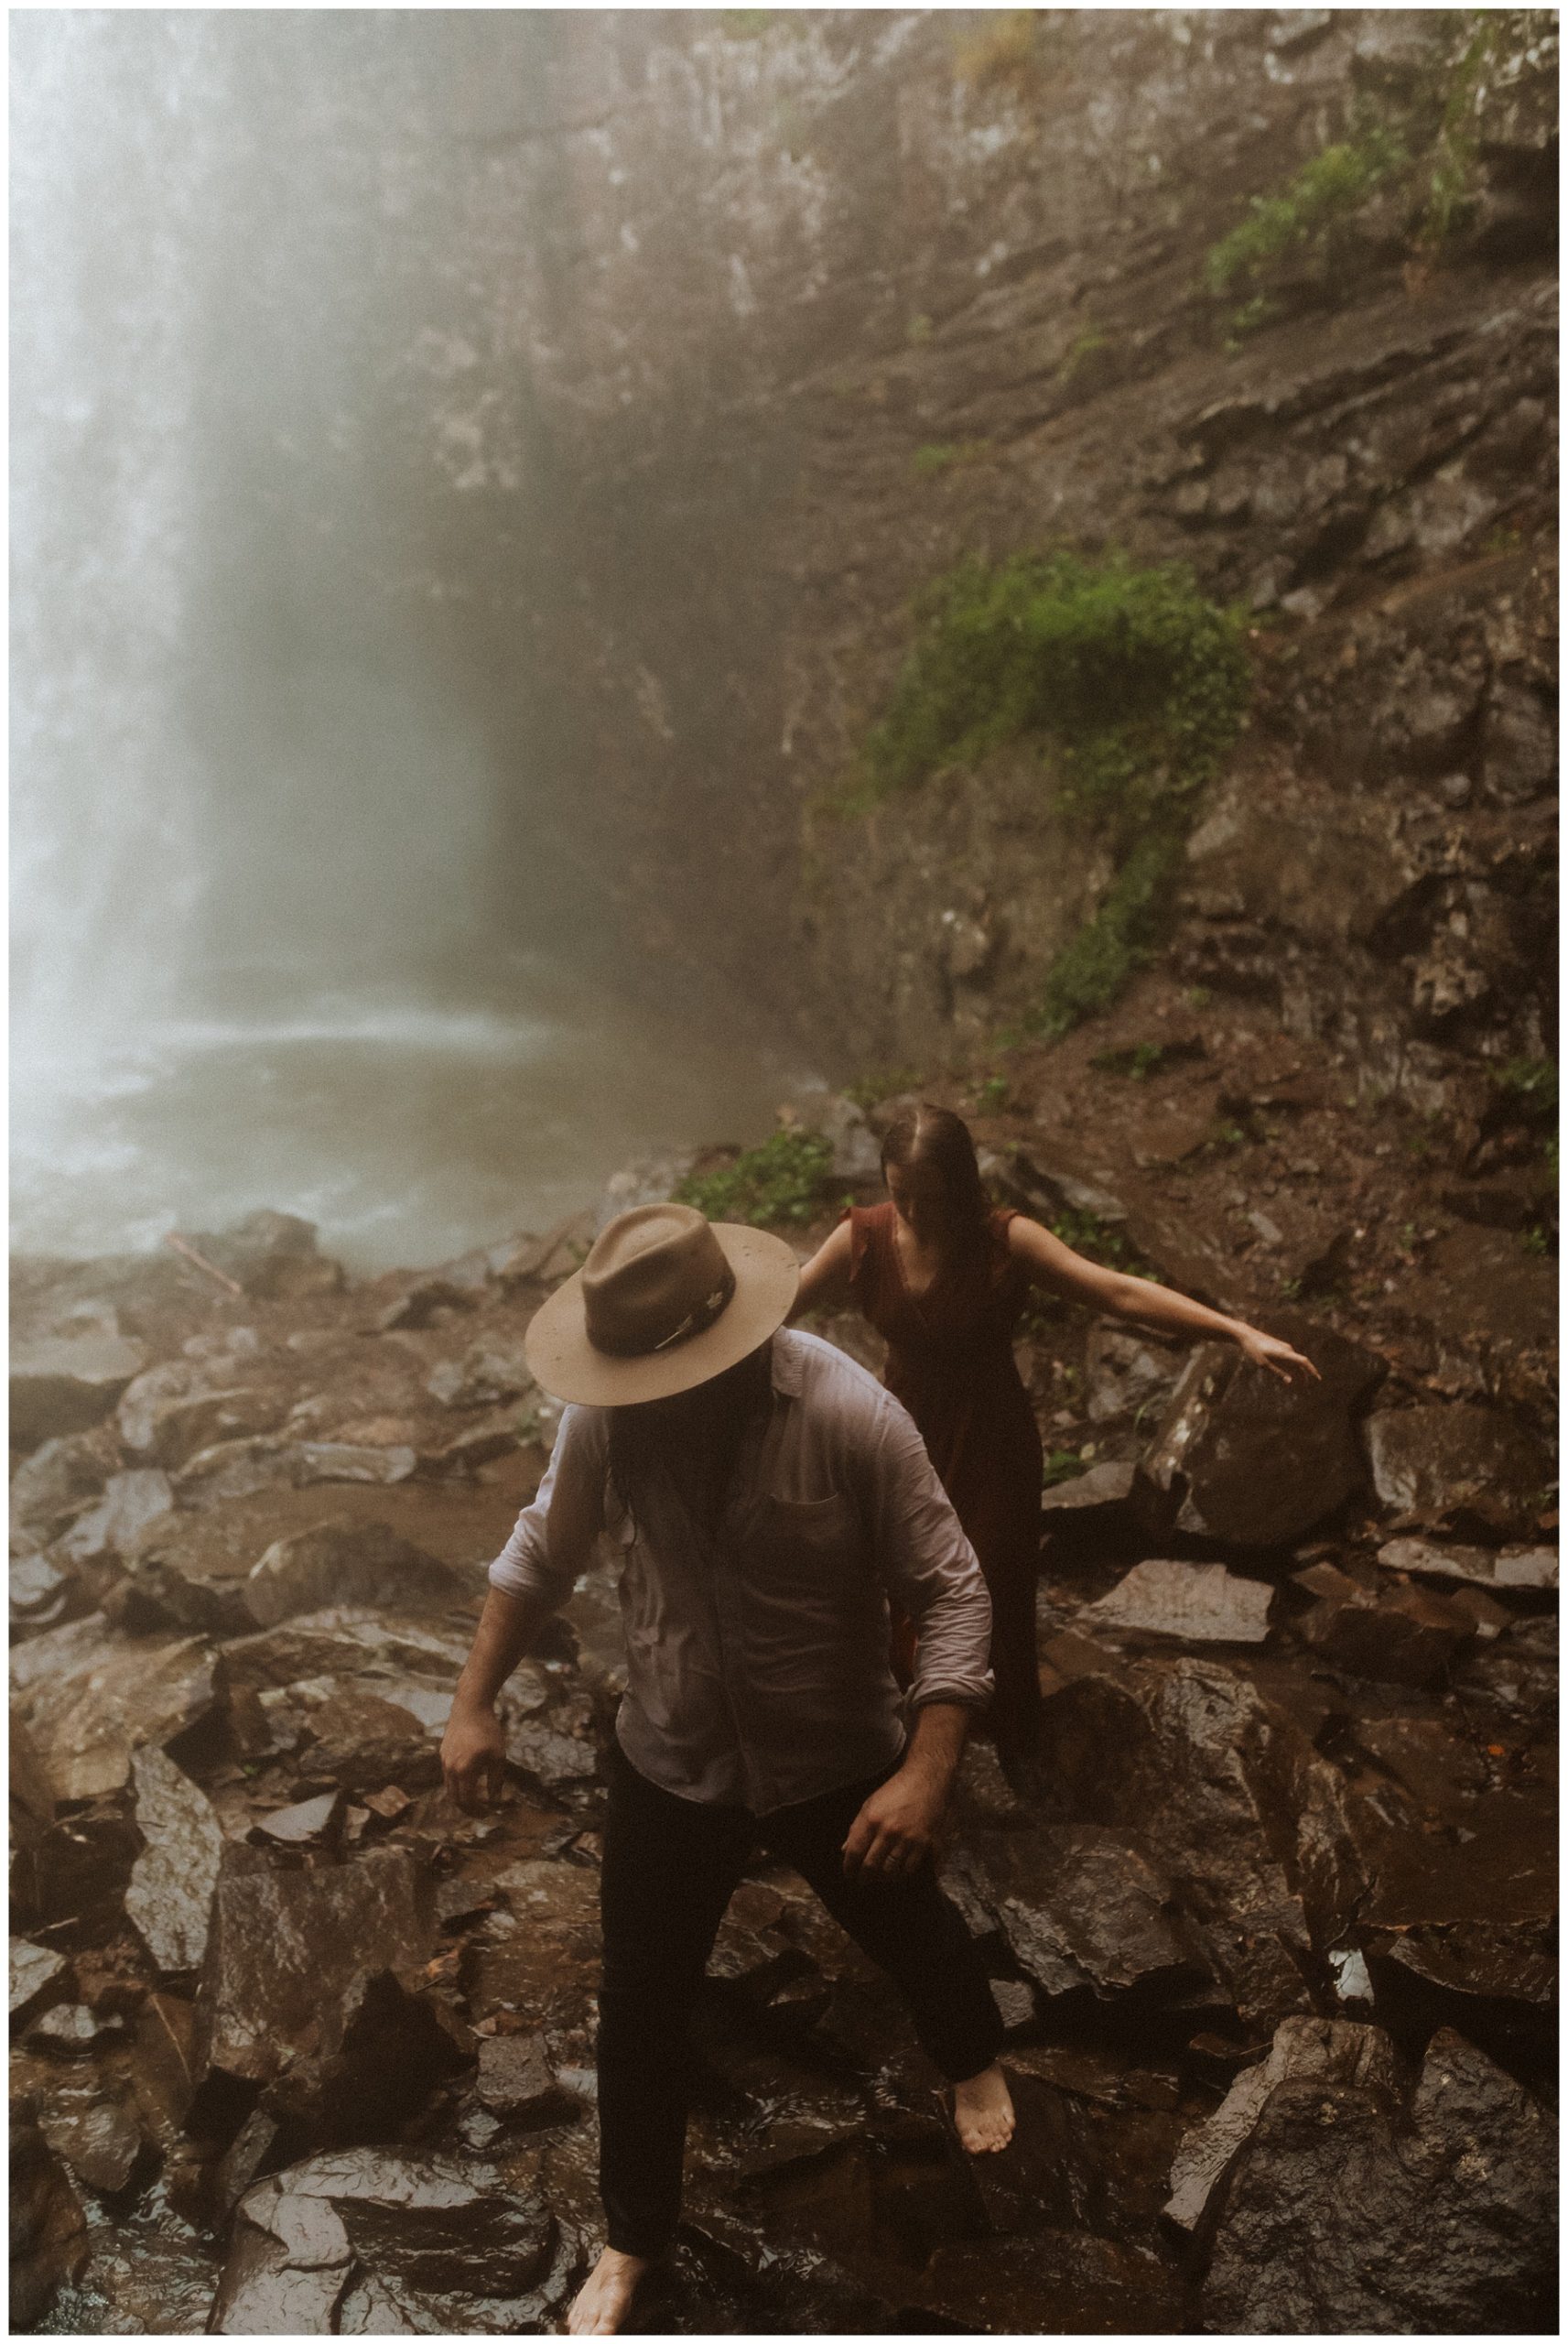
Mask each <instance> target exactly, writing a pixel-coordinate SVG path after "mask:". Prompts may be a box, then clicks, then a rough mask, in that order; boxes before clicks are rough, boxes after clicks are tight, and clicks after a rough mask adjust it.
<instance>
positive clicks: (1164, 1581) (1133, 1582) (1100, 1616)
mask: <svg viewBox="0 0 1568 2344" xmlns="http://www.w3.org/2000/svg"><path fill="white" fill-rule="evenodd" d="M1273 1595H1274V1590H1273V1589H1272V1588H1271V1587H1268V1586H1266V1585H1265V1584H1264V1582H1263V1581H1262V1580H1261V1579H1239V1578H1238V1576H1237V1575H1236V1573H1235V1572H1234V1571H1227V1569H1226V1568H1225V1566H1224V1564H1223V1563H1164V1562H1145V1563H1135V1564H1134V1565H1133V1568H1131V1570H1130V1571H1129V1572H1128V1574H1127V1577H1126V1578H1125V1579H1122V1580H1120V1581H1119V1584H1118V1585H1117V1586H1115V1587H1114V1588H1112V1590H1110V1593H1109V1594H1108V1595H1102V1596H1101V1597H1100V1599H1099V1601H1098V1602H1097V1603H1091V1604H1089V1605H1088V1606H1087V1609H1086V1611H1085V1612H1084V1614H1083V1620H1084V1624H1085V1625H1086V1626H1092V1627H1094V1628H1097V1629H1109V1630H1110V1631H1111V1632H1112V1633H1116V1632H1117V1631H1119V1630H1120V1631H1125V1630H1128V1629H1133V1630H1138V1631H1141V1632H1142V1633H1145V1634H1154V1635H1162V1636H1179V1637H1180V1638H1181V1639H1182V1641H1183V1642H1184V1643H1186V1644H1261V1643H1262V1642H1263V1639H1264V1638H1265V1637H1266V1636H1267V1634H1268V1633H1269V1606H1270V1604H1271V1602H1272V1601H1273Z"/></svg>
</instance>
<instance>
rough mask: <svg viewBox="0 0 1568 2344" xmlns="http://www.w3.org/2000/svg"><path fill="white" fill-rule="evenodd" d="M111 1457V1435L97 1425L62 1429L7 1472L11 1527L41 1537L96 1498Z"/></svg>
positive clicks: (110, 1467)
mask: <svg viewBox="0 0 1568 2344" xmlns="http://www.w3.org/2000/svg"><path fill="white" fill-rule="evenodd" d="M114 1463H115V1456H114V1437H113V1434H112V1433H110V1434H108V1435H105V1433H104V1432H103V1430H102V1429H100V1430H96V1431H93V1432H70V1433H61V1434H59V1436H58V1438H55V1439H53V1440H46V1441H45V1442H44V1443H43V1445H42V1447H41V1448H38V1449H34V1451H33V1453H32V1455H31V1456H30V1457H27V1458H25V1459H24V1460H23V1461H22V1463H21V1464H20V1465H18V1466H17V1468H16V1471H15V1473H13V1475H12V1476H11V1527H12V1530H13V1532H15V1531H17V1530H26V1531H30V1532H31V1533H32V1534H33V1535H34V1536H36V1537H38V1539H39V1540H40V1541H43V1540H47V1539H49V1538H52V1537H53V1536H55V1535H56V1534H57V1533H58V1532H59V1531H60V1530H61V1529H63V1528H64V1526H65V1525H66V1524H67V1523H68V1522H70V1519H71V1517H72V1516H73V1515H74V1514H80V1513H81V1509H82V1508H83V1506H85V1505H87V1504H88V1503H90V1501H91V1500H92V1499H93V1498H95V1497H96V1496H97V1495H98V1493H99V1492H100V1491H101V1490H102V1489H103V1484H104V1482H105V1481H107V1480H108V1478H109V1475H110V1474H111V1473H112V1472H113V1471H114Z"/></svg>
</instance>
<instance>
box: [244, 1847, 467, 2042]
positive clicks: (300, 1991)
mask: <svg viewBox="0 0 1568 2344" xmlns="http://www.w3.org/2000/svg"><path fill="white" fill-rule="evenodd" d="M242 1859H248V1861H244V1862H242V1861H241V1860H242ZM260 1861H262V1860H261V1859H260V1857H259V1856H258V1855H257V1854H255V1853H254V1851H252V1850H237V1849H234V1848H232V1847H231V1848H228V1849H226V1850H225V1851H224V1863H223V1868H222V1872H221V1873H220V1875H219V1881H218V1892H217V1897H216V1902H215V1905H214V1913H213V1925H212V1932H211V1938H210V1940H209V1943H208V1948H207V1969H206V1976H205V1987H206V1997H207V2006H208V2010H209V2014H210V2024H211V2051H210V2056H211V2064H212V2066H213V2067H222V2068H223V2069H224V2070H225V2071H226V2072H227V2073H228V2074H230V2075H235V2076H245V2077H250V2078H255V2079H257V2080H260V2081H264V2082H265V2081H266V2080H268V2079H270V2078H272V2077H274V2076H276V2074H277V2073H278V2072H279V2070H280V2069H281V2068H282V2067H284V2066H285V2065H286V2064H287V2061H288V2060H289V2059H290V2058H292V2057H295V2056H299V2055H302V2054H304V2053H307V2052H314V2051H316V2050H318V2049H319V2048H321V2047H322V2046H323V2043H324V2040H325V2038H327V2037H328V2036H330V2035H331V2033H332V2032H333V2029H334V2026H335V2025H336V2024H341V2015H342V2012H343V2008H344V2005H345V2003H346V2001H347V1999H348V1997H349V1994H350V1991H351V1988H352V1986H353V1984H354V1982H355V1980H356V1979H357V1978H359V1977H360V1976H362V1974H363V1973H365V1972H367V1971H381V1970H415V1969H417V1968H418V1967H419V1966H420V1965H421V1964H423V1963H424V1962H425V1961H427V1960H428V1959H429V1957H430V1955H431V1954H432V1953H433V1951H434V1950H435V1942H436V1915H435V1894H434V1890H433V1887H432V1885H431V1882H430V1879H429V1876H428V1873H427V1871H426V1870H425V1868H424V1867H423V1866H422V1865H420V1864H419V1863H418V1862H417V1861H416V1859H415V1858H414V1857H413V1856H412V1855H410V1854H409V1853H408V1852H407V1851H406V1850H404V1849H400V1848H384V1849H378V1850H374V1851H373V1852H372V1853H370V1854H368V1855H365V1856H362V1857H361V1858H360V1859H358V1861H355V1862H352V1863H347V1864H339V1865H330V1866H328V1867H326V1868H324V1869H321V1870H319V1871H313V1872H272V1871H265V1870H264V1871H256V1870H254V1869H252V1868H251V1867H252V1866H254V1865H255V1864H257V1863H258V1862H260Z"/></svg>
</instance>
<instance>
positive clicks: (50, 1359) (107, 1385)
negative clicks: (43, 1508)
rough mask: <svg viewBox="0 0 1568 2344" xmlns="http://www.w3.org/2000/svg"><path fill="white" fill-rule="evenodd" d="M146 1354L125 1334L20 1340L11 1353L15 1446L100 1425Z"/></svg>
mask: <svg viewBox="0 0 1568 2344" xmlns="http://www.w3.org/2000/svg"><path fill="white" fill-rule="evenodd" d="M146 1357H147V1355H146V1349H145V1348H144V1346H143V1345H142V1344H140V1343H137V1342H133V1341H132V1340H130V1338H129V1337H128V1336H125V1335H109V1334H85V1335H53V1336H46V1337H44V1338H42V1339H41V1340H38V1341H37V1342H31V1343H22V1344H20V1345H18V1347H17V1348H16V1350H15V1351H13V1352H12V1354H11V1446H12V1448H13V1449H37V1448H38V1446H39V1444H40V1443H41V1442H43V1441H46V1440H54V1439H58V1438H61V1437H63V1436H64V1435H66V1434H69V1433H73V1432H85V1431H86V1430H87V1429H88V1427H90V1426H92V1425H96V1424H101V1423H102V1422H103V1418H104V1417H105V1416H108V1415H109V1414H110V1412H111V1410H112V1409H113V1408H114V1404H115V1402H116V1401H117V1400H118V1399H119V1397H120V1394H121V1393H122V1392H124V1389H125V1386H126V1385H127V1384H129V1383H130V1381H131V1379H132V1377H133V1376H135V1375H139V1374H140V1373H141V1371H142V1369H143V1368H144V1367H145V1366H146Z"/></svg>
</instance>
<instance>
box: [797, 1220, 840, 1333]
mask: <svg viewBox="0 0 1568 2344" xmlns="http://www.w3.org/2000/svg"><path fill="white" fill-rule="evenodd" d="M848 1301H849V1221H848V1220H847V1219H846V1220H844V1221H840V1222H839V1223H838V1227H837V1228H836V1229H834V1230H833V1231H831V1232H830V1233H829V1234H828V1235H827V1237H825V1238H824V1239H823V1241H822V1243H821V1244H820V1245H819V1246H818V1247H817V1249H816V1253H813V1255H812V1257H811V1259H810V1261H809V1262H807V1264H806V1267H805V1268H804V1269H803V1270H802V1272H801V1274H800V1286H799V1289H798V1291H797V1292H796V1295H795V1308H793V1309H792V1310H791V1312H790V1314H789V1315H790V1317H791V1318H792V1319H798V1318H799V1317H800V1315H801V1313H802V1311H803V1310H819V1309H821V1308H823V1307H824V1306H825V1305H826V1306H827V1307H828V1308H831V1307H832V1305H833V1304H835V1303H842V1302H848Z"/></svg>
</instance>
